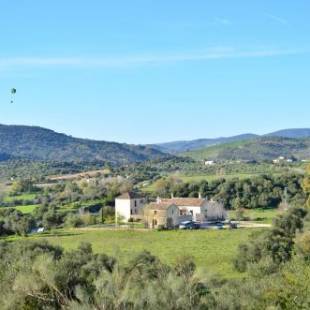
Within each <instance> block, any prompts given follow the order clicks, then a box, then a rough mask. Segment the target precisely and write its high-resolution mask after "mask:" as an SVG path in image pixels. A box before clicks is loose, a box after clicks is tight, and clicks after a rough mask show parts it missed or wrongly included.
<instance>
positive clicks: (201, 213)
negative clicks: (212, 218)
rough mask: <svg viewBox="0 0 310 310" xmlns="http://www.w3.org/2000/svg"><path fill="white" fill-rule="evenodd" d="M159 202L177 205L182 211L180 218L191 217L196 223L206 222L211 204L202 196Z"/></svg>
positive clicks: (161, 200)
mask: <svg viewBox="0 0 310 310" xmlns="http://www.w3.org/2000/svg"><path fill="white" fill-rule="evenodd" d="M159 202H161V203H165V204H173V205H176V206H177V207H178V209H179V211H180V216H187V215H190V216H191V217H192V220H194V221H204V220H205V218H206V214H207V207H208V203H209V201H208V200H207V199H205V198H202V197H201V196H200V195H199V198H174V197H173V198H171V199H161V198H159Z"/></svg>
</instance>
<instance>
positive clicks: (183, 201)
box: [161, 198, 206, 207]
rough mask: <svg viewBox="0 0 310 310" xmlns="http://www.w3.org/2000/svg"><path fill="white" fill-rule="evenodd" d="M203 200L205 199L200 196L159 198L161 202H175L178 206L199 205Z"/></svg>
mask: <svg viewBox="0 0 310 310" xmlns="http://www.w3.org/2000/svg"><path fill="white" fill-rule="evenodd" d="M205 201H206V200H205V199H201V198H171V199H161V202H164V203H170V204H175V205H176V206H178V207H184V206H193V207H201V206H202V205H203V203H204V202H205Z"/></svg>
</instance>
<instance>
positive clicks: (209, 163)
mask: <svg viewBox="0 0 310 310" xmlns="http://www.w3.org/2000/svg"><path fill="white" fill-rule="evenodd" d="M213 165H215V161H214V160H205V166H213Z"/></svg>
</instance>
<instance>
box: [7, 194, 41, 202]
mask: <svg viewBox="0 0 310 310" xmlns="http://www.w3.org/2000/svg"><path fill="white" fill-rule="evenodd" d="M35 198H36V194H31V193H29V194H22V195H16V196H5V197H4V199H3V200H4V202H12V201H14V200H33V199H35Z"/></svg>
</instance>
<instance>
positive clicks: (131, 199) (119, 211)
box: [115, 192, 146, 222]
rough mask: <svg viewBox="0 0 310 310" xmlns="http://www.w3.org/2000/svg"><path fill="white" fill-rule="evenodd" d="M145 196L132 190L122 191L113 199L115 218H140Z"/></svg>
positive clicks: (126, 219) (122, 219)
mask: <svg viewBox="0 0 310 310" xmlns="http://www.w3.org/2000/svg"><path fill="white" fill-rule="evenodd" d="M145 202H146V200H145V198H143V197H141V196H140V195H138V194H136V193H134V192H128V193H124V194H122V195H120V196H118V197H117V198H116V199H115V218H116V219H118V220H121V221H124V222H128V221H129V219H130V218H135V219H137V218H142V217H143V211H142V209H143V207H144V205H145Z"/></svg>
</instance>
